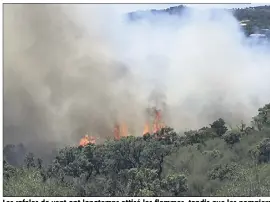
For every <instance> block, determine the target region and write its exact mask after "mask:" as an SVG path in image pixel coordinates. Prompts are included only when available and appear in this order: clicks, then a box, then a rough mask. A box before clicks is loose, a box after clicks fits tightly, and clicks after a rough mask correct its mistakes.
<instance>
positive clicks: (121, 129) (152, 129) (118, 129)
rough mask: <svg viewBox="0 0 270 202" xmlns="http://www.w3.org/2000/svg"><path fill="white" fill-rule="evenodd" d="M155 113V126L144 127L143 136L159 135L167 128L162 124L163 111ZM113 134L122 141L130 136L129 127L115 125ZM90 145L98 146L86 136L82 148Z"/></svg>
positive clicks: (155, 110) (147, 124) (146, 125)
mask: <svg viewBox="0 0 270 202" xmlns="http://www.w3.org/2000/svg"><path fill="white" fill-rule="evenodd" d="M154 112H155V118H154V122H153V124H150V123H149V122H147V123H146V124H145V125H144V130H143V135H146V134H147V133H157V132H158V131H160V130H161V129H162V128H164V127H165V124H164V123H163V122H162V117H161V111H160V110H157V109H154ZM113 133H114V139H115V140H120V138H121V137H127V136H128V127H127V125H126V124H125V123H122V124H115V126H114V130H113ZM88 144H96V139H95V138H94V137H92V136H90V137H89V136H88V135H85V136H84V137H83V138H82V139H81V140H80V146H86V145H88Z"/></svg>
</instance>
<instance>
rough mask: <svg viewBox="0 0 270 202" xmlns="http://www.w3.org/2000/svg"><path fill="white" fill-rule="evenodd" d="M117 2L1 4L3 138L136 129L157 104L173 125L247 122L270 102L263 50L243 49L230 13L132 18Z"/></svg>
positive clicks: (73, 140)
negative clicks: (122, 127)
mask: <svg viewBox="0 0 270 202" xmlns="http://www.w3.org/2000/svg"><path fill="white" fill-rule="evenodd" d="M121 6H122V5H90V4H89V5H86V4H82V5H79V4H78V5H74V4H70V5H65V4H62V5H61V4H37V5H35V4H24V5H23V4H5V5H4V144H9V143H15V144H16V143H24V144H25V145H32V147H33V150H39V151H45V150H50V149H51V148H57V147H61V146H64V145H77V144H78V141H79V139H80V138H81V137H82V136H83V135H84V134H85V133H87V132H88V133H90V134H93V135H95V136H97V137H99V139H101V140H102V139H105V138H106V137H108V136H110V135H112V134H113V133H112V129H113V126H114V124H115V123H116V122H123V121H124V122H126V123H127V125H129V126H132V127H133V129H134V130H133V134H134V135H136V136H138V135H141V133H142V130H143V124H144V119H145V117H144V114H145V109H146V107H148V106H151V105H154V104H156V103H157V102H158V105H159V106H158V107H160V106H162V107H163V104H165V105H166V123H167V124H168V125H170V126H171V127H173V128H175V129H176V130H177V131H181V130H186V129H193V128H198V127H202V126H205V125H208V124H209V123H211V122H212V121H214V120H215V119H217V118H220V117H221V118H224V119H225V120H226V121H227V122H228V123H229V124H232V125H235V124H238V123H240V121H241V120H244V121H245V122H249V121H250V119H251V117H252V116H253V115H255V114H256V111H257V109H258V108H259V107H260V106H262V105H264V104H266V103H268V102H269V98H270V80H269V79H268V75H270V74H269V73H270V68H269V66H270V57H269V50H268V49H266V48H265V47H264V46H260V45H257V46H253V47H250V46H248V45H247V44H246V42H247V39H246V38H245V36H244V34H243V33H242V31H241V28H240V26H239V23H238V22H237V21H236V19H234V17H233V16H232V14H230V13H228V12H226V11H220V12H218V13H215V14H214V15H213V12H212V11H211V10H203V11H202V10H196V9H189V10H186V11H185V12H184V13H183V14H182V15H181V18H179V17H177V16H169V15H166V14H164V15H160V16H155V20H154V22H153V20H152V19H153V18H152V17H151V14H149V16H146V18H145V20H140V21H136V22H130V21H128V20H127V19H126V18H125V17H123V15H122V14H123V13H122V12H120V11H121ZM148 17H149V18H148ZM147 19H150V20H147Z"/></svg>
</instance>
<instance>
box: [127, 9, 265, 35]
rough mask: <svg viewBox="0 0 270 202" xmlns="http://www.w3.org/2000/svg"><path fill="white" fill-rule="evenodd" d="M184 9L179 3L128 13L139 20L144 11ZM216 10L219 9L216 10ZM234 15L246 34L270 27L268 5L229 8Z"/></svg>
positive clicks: (173, 13)
mask: <svg viewBox="0 0 270 202" xmlns="http://www.w3.org/2000/svg"><path fill="white" fill-rule="evenodd" d="M185 9H188V7H186V6H183V5H180V6H175V7H170V8H167V9H164V10H150V11H142V12H132V13H129V17H130V18H131V19H132V20H139V19H142V18H144V17H146V16H147V15H144V14H146V13H149V12H150V13H152V14H154V15H155V14H162V13H166V14H170V15H179V16H181V14H182V13H183V11H184V10H185ZM216 11H217V12H218V11H219V9H217V10H216ZM229 11H231V12H232V14H233V15H234V16H235V18H236V19H237V20H238V21H239V22H240V23H241V22H243V24H246V25H245V26H243V28H244V31H245V32H246V34H247V35H250V34H252V33H258V32H260V30H261V29H269V28H270V6H258V7H248V8H238V9H232V10H229Z"/></svg>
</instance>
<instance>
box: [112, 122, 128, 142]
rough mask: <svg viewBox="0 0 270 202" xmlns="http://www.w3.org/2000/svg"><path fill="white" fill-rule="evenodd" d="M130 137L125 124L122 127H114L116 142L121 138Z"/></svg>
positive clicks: (117, 125)
mask: <svg viewBox="0 0 270 202" xmlns="http://www.w3.org/2000/svg"><path fill="white" fill-rule="evenodd" d="M127 136H128V128H127V125H126V124H125V123H122V124H121V125H119V124H116V125H115V127H114V138H115V139H116V140H119V139H120V138H121V137H127Z"/></svg>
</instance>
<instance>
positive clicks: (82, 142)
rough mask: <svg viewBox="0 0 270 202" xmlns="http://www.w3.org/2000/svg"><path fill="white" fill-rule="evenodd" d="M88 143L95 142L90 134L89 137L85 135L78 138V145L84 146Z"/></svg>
mask: <svg viewBox="0 0 270 202" xmlns="http://www.w3.org/2000/svg"><path fill="white" fill-rule="evenodd" d="M88 144H96V139H95V138H94V137H92V136H90V137H89V135H85V136H84V137H83V138H82V139H81V140H80V146H83V147H84V146H86V145H88Z"/></svg>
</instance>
